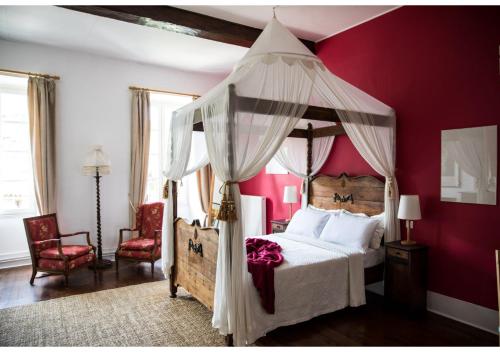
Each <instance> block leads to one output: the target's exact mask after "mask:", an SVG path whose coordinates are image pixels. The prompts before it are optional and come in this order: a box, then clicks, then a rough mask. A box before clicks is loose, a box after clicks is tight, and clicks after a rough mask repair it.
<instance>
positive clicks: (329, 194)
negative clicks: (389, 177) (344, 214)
mask: <svg viewBox="0 0 500 352" xmlns="http://www.w3.org/2000/svg"><path fill="white" fill-rule="evenodd" d="M384 187H385V184H384V182H382V181H380V180H379V179H377V178H375V177H373V176H354V177H349V176H348V175H347V174H345V173H343V174H341V175H340V176H338V177H335V176H325V175H318V176H316V177H314V178H313V179H312V180H311V181H310V182H309V201H308V204H311V205H313V206H315V207H318V208H322V209H328V210H330V209H345V210H348V211H350V212H352V213H365V214H367V215H370V216H372V215H377V214H380V213H382V212H383V211H384Z"/></svg>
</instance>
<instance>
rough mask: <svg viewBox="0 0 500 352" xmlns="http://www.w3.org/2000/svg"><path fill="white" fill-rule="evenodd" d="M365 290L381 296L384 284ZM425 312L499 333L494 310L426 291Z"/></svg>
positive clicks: (496, 314) (374, 285) (378, 283)
mask: <svg viewBox="0 0 500 352" xmlns="http://www.w3.org/2000/svg"><path fill="white" fill-rule="evenodd" d="M366 290H367V291H370V292H374V293H377V294H379V295H382V296H383V295H384V282H383V281H380V282H376V283H374V284H370V285H367V286H366ZM427 310H428V311H429V312H432V313H435V314H439V315H442V316H444V317H447V318H450V319H453V320H456V321H459V322H461V323H464V324H467V325H471V326H473V327H475V328H478V329H481V330H484V331H488V332H491V333H492V334H496V335H497V334H498V332H499V331H498V329H499V321H498V311H496V310H494V309H489V308H486V307H483V306H480V305H477V304H474V303H470V302H466V301H462V300H459V299H456V298H453V297H449V296H445V295H442V294H440V293H437V292H433V291H427Z"/></svg>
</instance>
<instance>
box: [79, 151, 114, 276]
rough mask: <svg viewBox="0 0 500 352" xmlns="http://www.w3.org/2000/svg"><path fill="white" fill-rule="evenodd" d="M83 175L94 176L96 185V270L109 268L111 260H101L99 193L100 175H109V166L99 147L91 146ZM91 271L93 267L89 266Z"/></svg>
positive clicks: (107, 159)
mask: <svg viewBox="0 0 500 352" xmlns="http://www.w3.org/2000/svg"><path fill="white" fill-rule="evenodd" d="M82 169H83V174H84V175H86V176H94V178H95V184H96V202H97V206H96V213H97V261H96V269H106V268H109V267H111V265H112V262H111V260H107V259H103V258H102V237H101V193H100V184H99V183H100V181H101V177H102V175H109V174H110V173H111V164H110V162H109V158H108V156H107V155H106V154H105V153H104V152H103V151H102V146H101V145H96V146H93V147H92V149H91V150H90V151H89V152H88V154H87V156H86V157H85V162H84V163H83V168H82ZM91 268H92V269H93V268H94V267H93V265H91Z"/></svg>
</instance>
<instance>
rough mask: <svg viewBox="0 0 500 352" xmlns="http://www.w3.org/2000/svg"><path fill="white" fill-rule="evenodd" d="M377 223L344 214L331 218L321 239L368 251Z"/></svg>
mask: <svg viewBox="0 0 500 352" xmlns="http://www.w3.org/2000/svg"><path fill="white" fill-rule="evenodd" d="M377 223H378V220H375V219H370V218H368V217H361V216H355V215H350V214H347V213H345V212H342V213H340V215H338V216H335V217H334V216H332V217H330V219H329V220H328V222H327V223H326V225H325V227H324V228H323V231H322V232H321V235H320V236H319V239H320V240H323V241H327V242H333V243H337V244H340V245H342V246H346V247H350V248H355V249H362V250H365V251H366V250H367V249H368V244H369V243H370V239H371V238H372V236H373V232H374V231H375V228H376V227H377Z"/></svg>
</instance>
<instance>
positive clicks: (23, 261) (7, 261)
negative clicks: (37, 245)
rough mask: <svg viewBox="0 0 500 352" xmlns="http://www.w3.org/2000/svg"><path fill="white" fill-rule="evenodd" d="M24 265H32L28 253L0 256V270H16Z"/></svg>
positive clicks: (18, 252)
mask: <svg viewBox="0 0 500 352" xmlns="http://www.w3.org/2000/svg"><path fill="white" fill-rule="evenodd" d="M24 265H31V257H30V253H29V252H28V251H17V252H8V253H2V254H0V269H8V268H15V267H17V266H24Z"/></svg>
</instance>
